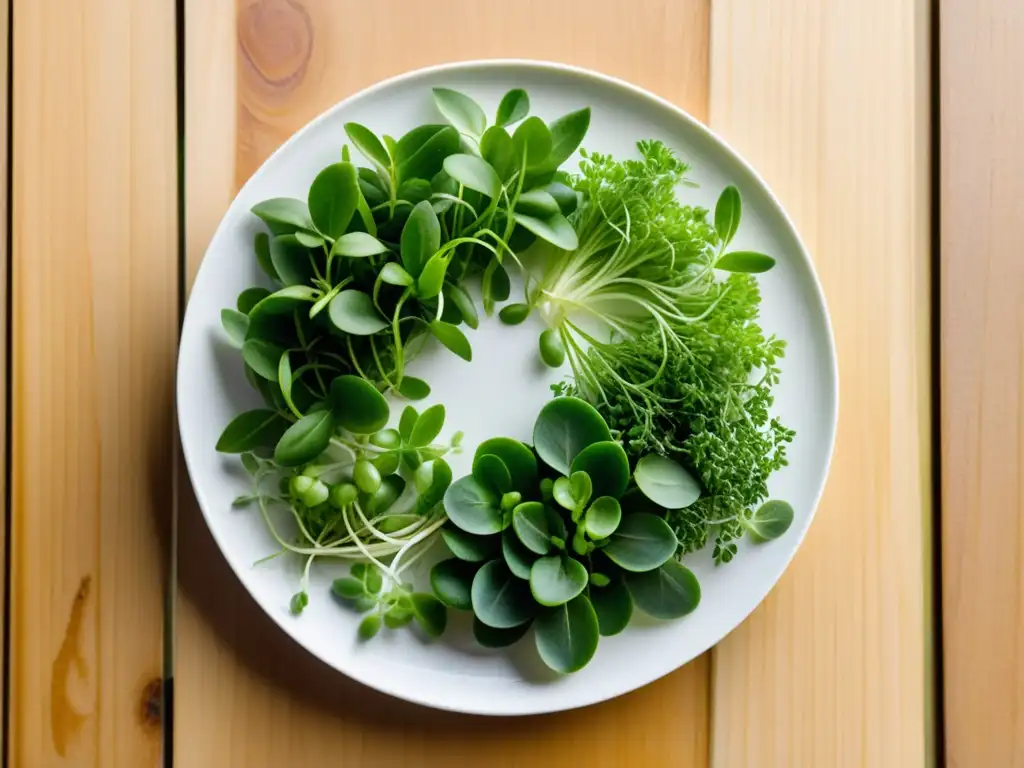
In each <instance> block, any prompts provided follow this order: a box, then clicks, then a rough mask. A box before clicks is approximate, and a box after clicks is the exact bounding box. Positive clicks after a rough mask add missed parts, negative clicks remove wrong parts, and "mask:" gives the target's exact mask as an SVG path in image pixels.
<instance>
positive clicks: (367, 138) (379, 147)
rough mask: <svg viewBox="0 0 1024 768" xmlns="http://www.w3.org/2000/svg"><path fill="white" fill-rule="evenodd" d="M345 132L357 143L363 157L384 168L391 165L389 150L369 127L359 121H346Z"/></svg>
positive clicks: (350, 139)
mask: <svg viewBox="0 0 1024 768" xmlns="http://www.w3.org/2000/svg"><path fill="white" fill-rule="evenodd" d="M345 133H347V134H348V138H349V141H351V142H352V143H353V144H355V145H356V149H358V150H359V151H360V152H362V153H363V157H365V158H366V159H367V160H369V161H370V162H373V163H376V164H377V165H379V166H381V167H382V168H388V167H389V166H390V165H391V158H390V157H388V151H387V150H386V149H384V145H383V144H381V142H380V139H378V138H377V135H376V134H375V133H374V132H373V131H371V130H370V129H369V128H366V127H365V126H362V125H360V124H359V123H345Z"/></svg>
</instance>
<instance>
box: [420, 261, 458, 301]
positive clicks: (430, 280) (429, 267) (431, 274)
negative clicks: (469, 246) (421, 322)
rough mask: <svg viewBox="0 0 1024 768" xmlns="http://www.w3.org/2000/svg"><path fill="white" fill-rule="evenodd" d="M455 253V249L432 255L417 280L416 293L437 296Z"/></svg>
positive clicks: (421, 295) (431, 296) (427, 297)
mask: <svg viewBox="0 0 1024 768" xmlns="http://www.w3.org/2000/svg"><path fill="white" fill-rule="evenodd" d="M454 255H455V251H449V252H448V253H435V254H434V255H433V256H431V257H430V259H429V260H428V261H427V263H426V266H424V267H423V271H422V272H421V273H420V276H419V278H417V280H416V295H417V296H419V298H421V299H433V298H436V297H437V294H439V293H440V292H441V288H442V286H443V285H444V276H445V273H446V272H447V271H448V264H449V263H450V262H451V260H452V257H453V256H454Z"/></svg>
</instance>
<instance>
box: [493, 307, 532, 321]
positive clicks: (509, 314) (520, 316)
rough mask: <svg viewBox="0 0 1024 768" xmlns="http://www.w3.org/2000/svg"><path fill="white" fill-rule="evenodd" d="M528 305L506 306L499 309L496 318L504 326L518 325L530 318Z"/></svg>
mask: <svg viewBox="0 0 1024 768" xmlns="http://www.w3.org/2000/svg"><path fill="white" fill-rule="evenodd" d="M530 310H531V307H530V305H529V304H507V305H505V306H504V307H502V308H501V311H500V312H499V313H498V318H499V319H500V320H501V322H503V323H504V324H505V325H519V324H520V323H521V322H523V321H524V320H525V319H526V318H528V317H529V316H530Z"/></svg>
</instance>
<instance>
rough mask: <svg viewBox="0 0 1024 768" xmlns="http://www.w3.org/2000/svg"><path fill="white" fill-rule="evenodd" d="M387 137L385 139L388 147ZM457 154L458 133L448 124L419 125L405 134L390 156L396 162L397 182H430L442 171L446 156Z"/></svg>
mask: <svg viewBox="0 0 1024 768" xmlns="http://www.w3.org/2000/svg"><path fill="white" fill-rule="evenodd" d="M387 140H388V137H387V136H385V137H384V143H385V144H387ZM458 151H459V132H458V131H457V130H455V129H454V128H452V127H451V126H450V125H421V126H419V127H418V128H413V129H412V130H411V131H409V132H408V133H407V134H405V135H404V136H403V137H402V138H401V139H399V140H398V143H397V144H396V145H395V147H394V149H392V150H391V156H392V157H393V158H394V159H395V164H396V166H397V171H398V179H399V181H404V180H405V179H413V178H419V179H432V178H433V177H434V174H436V173H437V172H438V171H440V170H441V165H442V163H444V159H445V158H446V157H448V155H453V154H455V153H456V152H458Z"/></svg>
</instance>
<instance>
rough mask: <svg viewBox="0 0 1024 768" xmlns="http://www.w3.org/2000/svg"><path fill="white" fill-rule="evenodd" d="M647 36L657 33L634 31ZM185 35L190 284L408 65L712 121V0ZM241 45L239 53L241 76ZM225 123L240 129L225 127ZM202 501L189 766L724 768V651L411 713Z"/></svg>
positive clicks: (244, 3) (181, 650) (334, 7)
mask: <svg viewBox="0 0 1024 768" xmlns="http://www.w3.org/2000/svg"><path fill="white" fill-rule="evenodd" d="M541 19H542V20H543V22H542V23H541V22H540V21H539V20H541ZM630 27H632V28H638V29H641V28H642V29H645V30H647V31H646V33H645V34H644V35H623V34H622V31H623V30H624V29H626V28H630ZM186 30H187V31H186V40H187V48H188V51H189V54H188V56H187V59H186V70H187V86H186V98H187V107H186V121H187V125H186V137H187V143H186V157H187V166H186V167H187V169H191V171H190V172H189V171H187V178H186V194H185V197H186V206H187V215H186V229H187V235H186V239H187V242H188V245H189V252H188V258H189V268H188V272H189V274H190V275H191V274H194V270H195V265H197V264H198V262H199V260H200V259H201V258H202V255H203V250H204V248H205V243H206V242H208V241H209V238H210V236H211V235H212V232H213V229H214V227H215V226H216V224H217V222H218V220H219V218H220V216H221V214H222V212H223V210H224V209H225V208H226V206H227V204H228V202H229V201H230V196H231V195H233V194H234V191H235V190H236V189H237V187H238V186H239V185H240V184H241V183H243V182H244V181H245V179H247V178H248V176H249V175H250V174H251V173H252V172H253V171H254V170H255V169H256V168H257V167H258V166H259V165H260V163H262V162H263V160H264V159H266V157H267V156H268V155H269V154H270V152H271V151H273V150H274V149H275V148H276V147H277V146H278V145H279V144H280V143H281V142H282V141H283V140H284V139H286V138H287V137H288V136H290V135H291V134H292V133H293V132H294V131H295V130H296V129H298V128H299V127H301V126H302V125H303V124H305V123H306V122H307V121H308V120H310V119H311V118H312V117H314V116H315V115H317V114H318V113H320V112H321V111H322V110H324V109H325V108H327V107H328V106H330V105H332V104H334V103H335V102H337V101H338V100H340V99H341V98H343V97H345V96H347V95H349V94H351V93H353V92H355V91H357V90H359V89H361V88H363V87H365V86H367V85H370V84H371V83H373V82H375V81H378V80H380V79H382V78H385V77H387V76H389V75H394V74H397V73H399V72H402V71H405V70H409V69H414V68H417V67H420V66H425V65H428V64H436V63H441V62H445V61H450V60H452V59H454V58H458V59H471V58H487V57H502V56H510V57H511V56H515V57H519V58H540V59H553V60H561V61H566V62H568V63H572V64H578V65H583V66H589V67H593V68H596V69H599V70H602V71H605V72H607V73H609V74H612V75H617V76H620V77H623V78H626V79H629V80H632V81H634V82H636V83H638V84H640V85H643V86H646V87H647V88H649V89H651V90H653V91H655V92H656V93H658V94H660V95H662V96H665V97H666V98H669V99H671V100H672V101H674V102H676V103H677V104H680V105H681V106H683V107H685V108H687V109H688V110H690V111H691V112H692V113H694V114H696V115H697V116H698V117H701V118H704V117H706V114H707V78H708V75H707V42H708V37H707V36H708V2H707V0H637V1H636V2H632V3H628V4H624V3H621V2H618V0H590V1H589V2H584V0H524V2H520V3H517V4H513V5H506V6H503V7H502V9H501V12H500V13H498V12H496V9H495V6H493V5H492V4H490V3H483V2H475V1H473V0H456V1H455V2H449V3H446V4H444V9H443V12H438V9H437V7H432V6H424V5H422V4H415V3H408V2H402V1H401V0H382V1H381V2H376V3H372V4H367V3H355V2H334V1H332V0H305V1H304V2H299V0H257V1H250V0H240V1H239V2H238V3H237V8H236V7H235V5H234V4H233V3H232V2H231V1H230V0H216V1H215V2H201V0H191V2H190V3H189V4H188V5H187V8H186ZM453 41H457V42H453ZM228 51H229V52H231V54H232V55H235V54H237V61H236V62H235V66H234V67H232V65H231V63H230V62H229V60H228V58H227V57H226V56H225V55H224V54H225V53H226V52H228ZM233 77H234V78H235V79H232V78H233ZM229 94H231V95H230V96H229ZM200 126H205V127H206V128H209V129H211V130H204V129H203V128H202V127H200ZM225 126H231V127H232V128H233V129H234V131H235V133H234V134H232V135H230V136H229V137H227V138H225V134H226V133H227V131H226V128H225ZM229 182H230V183H229ZM189 493H190V492H189V491H188V487H187V483H185V482H184V481H183V483H182V488H181V496H182V499H183V501H182V506H181V509H180V511H179V553H180V557H179V563H178V568H179V582H180V593H181V598H180V600H179V603H178V617H177V650H176V668H175V678H176V683H175V689H176V693H175V695H176V708H175V759H176V761H177V762H179V763H180V764H181V765H188V766H190V768H193V767H195V768H202V767H203V766H217V767H218V768H220V766H245V767H246V768H258V767H259V766H279V765H305V764H319V763H320V762H324V761H327V760H330V761H332V763H334V764H339V765H343V766H369V765H401V766H403V767H404V766H410V767H412V768H415V767H416V766H435V765H466V764H476V763H477V762H478V761H480V760H481V759H486V761H487V765H488V766H527V765H536V764H538V760H540V759H541V758H543V759H544V761H545V762H555V761H557V762H564V761H566V760H569V759H572V758H574V757H576V756H577V755H579V754H582V753H583V752H584V750H585V753H586V754H587V755H588V757H587V762H588V765H592V766H595V767H596V766H620V765H624V764H627V763H632V762H637V763H638V764H643V765H648V766H662V765H664V766H673V767H679V768H688V767H689V766H706V765H707V744H708V743H707V734H708V715H709V712H708V697H707V694H708V670H709V666H708V657H707V656H705V657H702V658H701V659H698V660H697V661H695V662H693V663H692V664H690V665H688V666H687V667H685V668H683V669H682V670H680V671H679V672H677V673H675V674H674V675H671V676H669V677H668V678H665V679H663V680H661V681H659V682H658V683H655V684H653V685H651V686H649V687H647V688H645V689H643V690H641V691H638V692H636V693H634V694H632V695H629V696H626V697H624V698H622V699H619V700H617V701H614V702H610V703H607V704H603V705H600V706H598V707H594V708H591V709H588V710H583V711H579V712H572V713H566V714H562V715H555V716H549V717H542V718H524V719H516V720H497V719H483V718H471V717H462V716H454V715H445V714H442V713H435V712H430V711H427V710H424V709H419V708H416V707H413V706H410V705H405V704H402V703H400V702H397V701H395V700H392V699H389V698H386V697H383V696H380V695H378V694H376V693H374V692H372V691H369V690H368V689H366V688H362V687H360V686H358V685H356V684H354V683H351V682H349V681H348V680H346V679H345V678H344V677H342V676H341V675H338V674H337V673H335V672H332V671H331V670H329V669H327V668H326V667H324V666H323V665H321V664H320V663H319V662H316V661H315V660H313V659H312V658H311V657H310V656H309V655H308V654H306V653H305V652H304V651H302V650H301V649H300V648H298V647H297V646H295V645H294V644H293V643H292V642H291V641H290V640H288V639H287V638H286V637H284V636H283V635H282V633H280V631H279V630H278V629H277V628H276V627H274V626H273V625H272V623H271V621H270V620H269V619H268V618H267V617H266V616H264V615H263V614H262V613H261V612H260V610H259V608H258V607H257V606H256V605H255V604H254V603H253V602H252V601H251V599H250V598H249V597H248V595H246V594H245V593H244V591H243V589H242V587H241V586H240V585H239V584H238V582H237V580H236V579H235V578H234V577H233V575H232V574H231V573H230V571H229V569H228V567H227V565H226V563H225V562H224V561H223V559H222V558H221V556H220V555H219V553H218V552H217V550H216V546H215V545H214V543H213V541H212V540H211V538H210V535H209V533H208V531H207V530H206V528H205V525H204V523H203V522H202V519H201V517H200V516H199V513H198V511H197V510H196V509H195V508H194V502H193V501H192V500H191V499H190V498H189ZM485 756H486V757H485Z"/></svg>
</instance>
